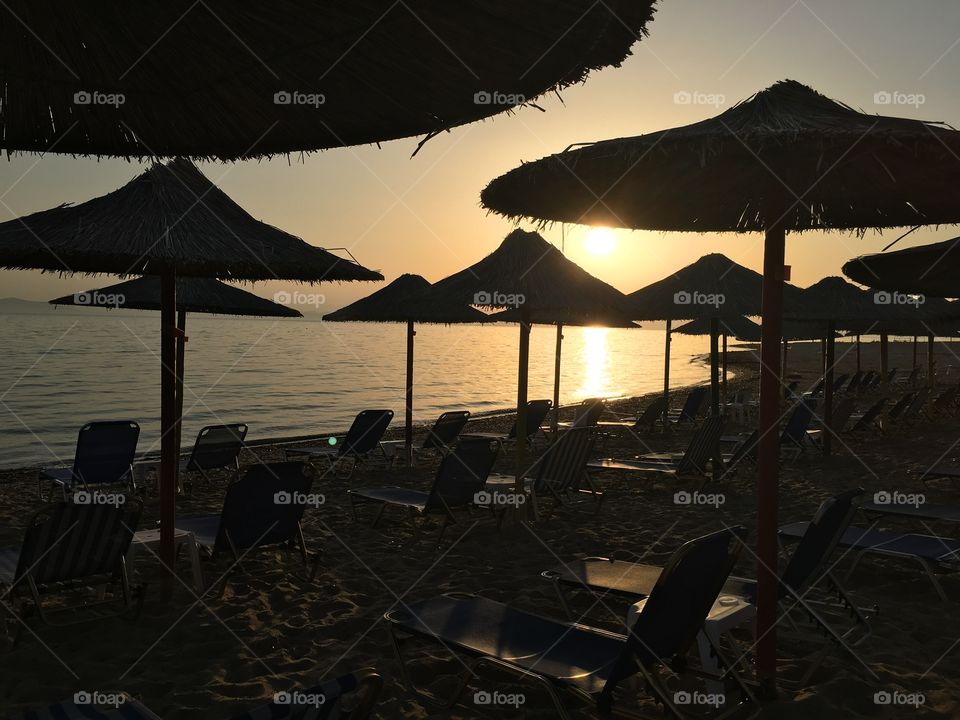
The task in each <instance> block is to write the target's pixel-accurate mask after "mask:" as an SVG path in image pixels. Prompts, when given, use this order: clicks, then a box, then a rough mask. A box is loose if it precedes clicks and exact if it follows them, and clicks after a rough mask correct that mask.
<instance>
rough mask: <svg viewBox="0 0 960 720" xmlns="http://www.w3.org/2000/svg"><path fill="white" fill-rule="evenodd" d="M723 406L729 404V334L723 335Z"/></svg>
mask: <svg viewBox="0 0 960 720" xmlns="http://www.w3.org/2000/svg"><path fill="white" fill-rule="evenodd" d="M723 404H724V405H726V404H727V334H726V333H724V334H723Z"/></svg>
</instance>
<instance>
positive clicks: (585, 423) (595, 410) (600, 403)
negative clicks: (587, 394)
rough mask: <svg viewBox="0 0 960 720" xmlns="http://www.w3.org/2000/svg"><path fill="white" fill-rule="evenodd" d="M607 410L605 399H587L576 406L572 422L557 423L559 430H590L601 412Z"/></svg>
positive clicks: (594, 425)
mask: <svg viewBox="0 0 960 720" xmlns="http://www.w3.org/2000/svg"><path fill="white" fill-rule="evenodd" d="M606 409H607V401H606V399H605V398H587V399H586V400H583V401H582V402H581V403H580V404H579V405H577V406H576V407H575V408H574V410H573V420H572V421H570V422H561V423H557V428H558V429H560V430H569V429H571V428H592V427H596V425H597V422H598V421H599V420H600V416H601V415H603V411H604V410H606Z"/></svg>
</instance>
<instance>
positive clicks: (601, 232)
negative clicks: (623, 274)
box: [583, 227, 617, 255]
mask: <svg viewBox="0 0 960 720" xmlns="http://www.w3.org/2000/svg"><path fill="white" fill-rule="evenodd" d="M583 243H584V245H585V246H586V248H587V252H589V253H590V254H591V255H609V254H610V253H612V252H613V251H614V250H616V249H617V237H616V235H614V234H613V230H611V229H610V228H605V227H598V228H593V229H592V230H590V231H589V232H587V235H586V237H584V239H583Z"/></svg>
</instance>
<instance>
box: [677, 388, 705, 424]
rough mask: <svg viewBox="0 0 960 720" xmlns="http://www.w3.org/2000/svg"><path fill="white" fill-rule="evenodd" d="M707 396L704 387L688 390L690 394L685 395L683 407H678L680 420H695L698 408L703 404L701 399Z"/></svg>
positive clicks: (698, 411)
mask: <svg viewBox="0 0 960 720" xmlns="http://www.w3.org/2000/svg"><path fill="white" fill-rule="evenodd" d="M706 397H707V389H706V388H704V387H695V388H694V389H693V390H691V391H690V394H689V395H687V399H686V401H684V403H683V407H682V408H681V409H680V418H679V420H680V421H681V422H685V421H687V420H696V419H697V415H699V414H700V408H701V407H702V406H703V401H704V400H705V399H706Z"/></svg>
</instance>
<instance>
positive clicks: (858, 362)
mask: <svg viewBox="0 0 960 720" xmlns="http://www.w3.org/2000/svg"><path fill="white" fill-rule="evenodd" d="M857 372H860V335H859V334H858V335H857Z"/></svg>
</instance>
